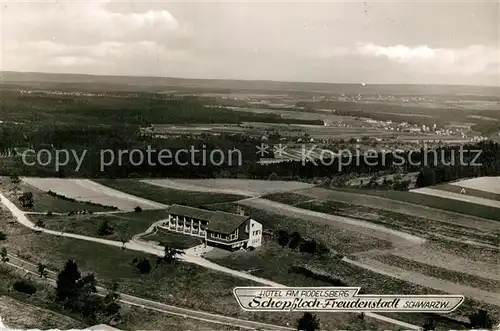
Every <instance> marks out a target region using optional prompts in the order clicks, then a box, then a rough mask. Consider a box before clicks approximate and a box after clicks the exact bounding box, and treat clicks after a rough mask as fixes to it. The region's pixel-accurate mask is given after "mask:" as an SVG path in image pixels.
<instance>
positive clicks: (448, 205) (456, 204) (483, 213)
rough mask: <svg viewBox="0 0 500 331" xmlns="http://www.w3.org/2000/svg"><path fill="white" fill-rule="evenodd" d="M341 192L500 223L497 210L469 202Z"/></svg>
mask: <svg viewBox="0 0 500 331" xmlns="http://www.w3.org/2000/svg"><path fill="white" fill-rule="evenodd" d="M341 190H343V191H346V192H352V193H359V194H367V195H373V196H377V197H382V198H387V199H392V200H396V201H404V202H409V203H414V204H417V205H422V206H426V207H431V208H437V209H442V210H446V211H451V212H455V213H460V214H464V215H472V216H477V217H482V218H486V219H491V220H494V221H500V212H499V209H498V208H494V207H489V206H482V205H477V204H474V203H470V202H464V201H457V200H453V199H446V198H442V197H435V196H429V195H425V194H418V193H414V192H402V191H389V190H386V191H380V190H356V189H341Z"/></svg>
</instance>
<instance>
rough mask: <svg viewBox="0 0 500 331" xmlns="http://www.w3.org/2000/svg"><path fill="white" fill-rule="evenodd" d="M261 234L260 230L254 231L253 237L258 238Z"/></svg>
mask: <svg viewBox="0 0 500 331" xmlns="http://www.w3.org/2000/svg"><path fill="white" fill-rule="evenodd" d="M260 233H261V231H260V230H255V231H252V236H258V235H259V234H260Z"/></svg>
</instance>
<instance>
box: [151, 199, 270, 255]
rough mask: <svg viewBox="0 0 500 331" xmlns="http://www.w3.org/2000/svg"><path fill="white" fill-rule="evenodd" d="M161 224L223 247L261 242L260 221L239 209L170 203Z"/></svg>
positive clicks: (260, 243) (248, 245)
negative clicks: (219, 209)
mask: <svg viewBox="0 0 500 331" xmlns="http://www.w3.org/2000/svg"><path fill="white" fill-rule="evenodd" d="M160 227H161V228H163V229H165V230H168V231H173V232H178V233H183V234H185V235H189V236H194V237H199V238H203V239H204V240H205V244H206V245H208V246H214V247H219V248H223V249H227V250H236V249H239V248H247V247H259V246H261V245H262V224H260V223H259V222H257V221H255V220H253V219H252V218H250V217H249V216H246V215H244V214H243V213H240V214H239V215H238V214H232V213H226V212H222V211H211V210H205V209H200V208H194V207H188V206H183V205H173V206H171V207H170V209H169V215H168V219H167V220H165V222H164V224H163V225H161V226H160Z"/></svg>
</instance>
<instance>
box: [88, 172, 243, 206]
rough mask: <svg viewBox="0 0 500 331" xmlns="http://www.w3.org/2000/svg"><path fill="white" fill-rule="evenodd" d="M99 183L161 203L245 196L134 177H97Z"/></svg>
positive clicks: (202, 202)
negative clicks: (152, 182) (167, 185)
mask: <svg viewBox="0 0 500 331" xmlns="http://www.w3.org/2000/svg"><path fill="white" fill-rule="evenodd" d="M96 182H98V183H99V184H102V185H105V186H107V187H111V188H113V189H115V190H118V191H120V192H125V193H128V194H132V195H134V196H138V197H141V198H144V199H148V200H150V201H155V202H158V203H161V204H165V205H170V204H179V205H186V206H193V207H199V206H202V205H206V204H212V203H222V202H229V201H236V200H241V199H243V198H246V197H245V196H243V195H237V194H232V193H230V194H225V193H220V192H219V193H218V192H210V191H207V190H204V191H200V190H198V191H196V190H194V191H191V190H185V189H174V188H167V187H163V186H158V185H152V184H148V183H147V182H143V181H140V180H135V179H99V180H96Z"/></svg>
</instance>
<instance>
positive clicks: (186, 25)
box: [0, 0, 500, 86]
mask: <svg viewBox="0 0 500 331" xmlns="http://www.w3.org/2000/svg"><path fill="white" fill-rule="evenodd" d="M0 3H1V5H2V7H1V16H0V19H1V24H0V26H1V27H2V30H1V36H2V38H1V45H0V46H1V52H0V55H1V61H0V64H1V68H0V69H2V70H9V71H36V72H54V73H86V74H97V75H134V76H135V75H140V76H160V77H183V78H212V79H247V80H277V81H298V82H328V83H366V84H460V85H493V86H500V2H499V1H498V0H490V1H471V2H464V1H424V0H421V1H409V0H394V1H374V0H373V1H356V0H351V1H335V2H334V1H322V2H297V1H295V2H293V1H258V0H253V1H244V2H243V1H203V0H199V1H189V0H184V1H155V2H146V1H107V0H81V1H72V2H70V1H63V0H60V1H49V0H45V1H44V0H41V1H22V0H16V1H14V0H11V1H8V0H0Z"/></svg>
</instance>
